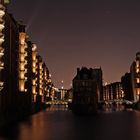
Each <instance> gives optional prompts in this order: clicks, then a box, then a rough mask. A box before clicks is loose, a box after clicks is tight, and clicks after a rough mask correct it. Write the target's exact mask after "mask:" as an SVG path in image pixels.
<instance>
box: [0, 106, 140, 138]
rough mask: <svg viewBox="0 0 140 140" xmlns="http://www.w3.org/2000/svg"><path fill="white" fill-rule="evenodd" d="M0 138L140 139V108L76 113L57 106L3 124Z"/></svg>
mask: <svg viewBox="0 0 140 140" xmlns="http://www.w3.org/2000/svg"><path fill="white" fill-rule="evenodd" d="M0 140H140V112H139V111H134V110H127V111H120V110H117V111H114V110H113V111H111V110H106V111H100V112H99V113H98V114H97V115H95V116H75V115H74V114H72V112H71V111H69V110H67V109H66V108H64V107H60V106H55V107H52V108H50V109H47V110H44V111H42V112H39V113H37V114H35V115H33V116H31V117H30V118H28V119H26V120H24V121H22V122H19V123H17V124H13V125H10V126H8V127H6V128H3V129H2V130H1V131H0Z"/></svg>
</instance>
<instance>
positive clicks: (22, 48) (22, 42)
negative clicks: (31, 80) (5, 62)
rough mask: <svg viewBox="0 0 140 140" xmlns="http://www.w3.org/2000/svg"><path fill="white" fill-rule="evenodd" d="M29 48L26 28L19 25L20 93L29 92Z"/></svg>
mask: <svg viewBox="0 0 140 140" xmlns="http://www.w3.org/2000/svg"><path fill="white" fill-rule="evenodd" d="M27 48H28V46H27V42H26V33H25V26H24V25H19V92H22V93H24V92H27V89H26V88H25V82H26V78H27V77H26V73H27V68H26V66H25V65H27V60H26V55H27V51H26V49H27Z"/></svg>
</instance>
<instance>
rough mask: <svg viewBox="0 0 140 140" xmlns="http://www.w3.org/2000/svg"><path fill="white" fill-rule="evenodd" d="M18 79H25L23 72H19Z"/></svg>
mask: <svg viewBox="0 0 140 140" xmlns="http://www.w3.org/2000/svg"><path fill="white" fill-rule="evenodd" d="M19 78H20V79H24V78H25V77H24V71H21V72H20V74H19Z"/></svg>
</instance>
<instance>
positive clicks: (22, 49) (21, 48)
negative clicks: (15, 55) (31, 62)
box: [19, 45, 25, 53]
mask: <svg viewBox="0 0 140 140" xmlns="http://www.w3.org/2000/svg"><path fill="white" fill-rule="evenodd" d="M19 52H20V53H24V52H25V48H24V45H20V48H19Z"/></svg>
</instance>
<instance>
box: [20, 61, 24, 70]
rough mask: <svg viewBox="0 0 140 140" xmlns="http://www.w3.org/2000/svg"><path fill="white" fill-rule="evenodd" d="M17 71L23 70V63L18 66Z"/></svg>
mask: <svg viewBox="0 0 140 140" xmlns="http://www.w3.org/2000/svg"><path fill="white" fill-rule="evenodd" d="M19 69H20V70H22V71H23V70H24V63H20V64H19Z"/></svg>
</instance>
